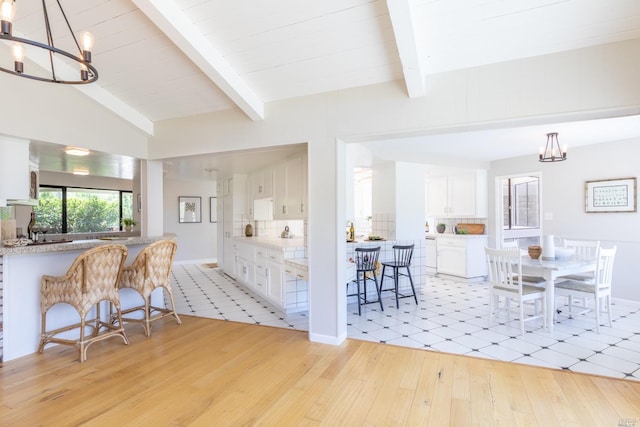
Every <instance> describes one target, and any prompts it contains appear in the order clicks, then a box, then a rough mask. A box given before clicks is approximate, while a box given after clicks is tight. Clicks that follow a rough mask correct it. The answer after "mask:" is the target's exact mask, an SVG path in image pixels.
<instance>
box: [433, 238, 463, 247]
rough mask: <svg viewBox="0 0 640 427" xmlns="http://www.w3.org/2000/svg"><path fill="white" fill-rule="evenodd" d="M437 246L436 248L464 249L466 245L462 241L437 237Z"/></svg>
mask: <svg viewBox="0 0 640 427" xmlns="http://www.w3.org/2000/svg"><path fill="white" fill-rule="evenodd" d="M437 244H438V247H444V246H453V247H459V248H464V247H465V246H466V245H467V243H466V241H465V240H464V239H456V238H454V237H450V238H449V237H439V238H438V243H437Z"/></svg>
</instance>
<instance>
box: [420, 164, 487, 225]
mask: <svg viewBox="0 0 640 427" xmlns="http://www.w3.org/2000/svg"><path fill="white" fill-rule="evenodd" d="M425 189H426V195H425V196H426V197H425V200H426V213H427V216H432V217H483V218H484V217H486V216H487V172H486V171H485V170H474V171H468V172H463V173H456V174H451V175H447V176H437V177H430V178H428V179H427V181H426V186H425Z"/></svg>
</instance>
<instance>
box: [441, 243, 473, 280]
mask: <svg viewBox="0 0 640 427" xmlns="http://www.w3.org/2000/svg"><path fill="white" fill-rule="evenodd" d="M438 273H442V274H451V275H453V276H460V277H465V276H466V249H465V247H464V246H449V245H440V244H439V243H438Z"/></svg>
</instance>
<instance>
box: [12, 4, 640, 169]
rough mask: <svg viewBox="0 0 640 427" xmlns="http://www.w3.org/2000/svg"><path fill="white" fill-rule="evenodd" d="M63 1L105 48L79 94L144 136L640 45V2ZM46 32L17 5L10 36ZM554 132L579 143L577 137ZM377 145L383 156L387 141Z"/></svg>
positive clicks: (500, 149) (32, 11)
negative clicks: (193, 121)
mask: <svg viewBox="0 0 640 427" xmlns="http://www.w3.org/2000/svg"><path fill="white" fill-rule="evenodd" d="M47 4H48V5H49V8H50V11H49V13H50V15H51V16H50V18H51V21H52V27H53V29H54V39H55V40H56V46H58V47H62V48H66V49H67V50H71V47H70V46H69V47H68V45H66V43H67V42H69V41H70V40H69V39H70V37H69V36H66V35H64V34H63V32H62V31H61V30H59V28H60V24H61V18H60V17H59V16H58V15H57V14H56V13H54V12H55V2H54V1H52V0H47ZM62 5H63V7H64V9H65V12H66V13H67V17H68V18H69V21H70V23H71V26H72V27H73V28H74V30H76V31H80V30H88V31H91V32H92V33H93V34H94V35H95V39H96V44H95V48H94V51H93V64H94V65H95V66H96V68H97V69H98V71H99V80H98V81H97V83H94V84H92V85H90V87H78V90H80V91H83V92H84V93H86V94H87V96H91V97H92V98H94V99H96V100H97V101H98V102H101V103H103V105H105V107H106V108H109V109H111V110H112V111H114V112H115V113H116V114H119V115H121V116H122V117H123V118H126V119H127V120H130V121H131V122H132V124H134V125H135V126H138V127H139V128H140V129H142V130H143V131H145V132H147V133H152V129H153V123H154V122H156V121H160V120H164V119H171V118H177V117H184V116H190V115H195V114H203V113H209V112H215V111H219V110H224V109H230V108H238V109H240V110H242V111H243V112H244V113H245V114H247V116H249V117H250V118H251V119H253V120H269V117H265V115H264V104H265V103H268V102H270V101H275V100H282V99H287V98H292V97H299V96H304V95H309V94H314V93H321V92H326V91H335V90H339V89H345V88H351V87H358V86H365V85H371V84H378V83H384V82H389V81H393V80H399V79H404V81H405V84H406V87H407V96H411V97H416V96H424V95H425V89H424V81H425V77H426V76H427V75H429V74H433V73H439V72H444V71H448V70H454V69H460V68H468V67H475V66H479V65H485V64H490V63H496V62H502V61H509V60H513V59H518V58H524V57H531V56H537V55H544V54H550V53H555V52H560V51H565V50H571V49H577V48H582V47H587V46H592V45H597V44H602V43H609V42H615V41H621V40H627V39H634V38H638V37H640V1H638V0H609V1H603V0H387V1H385V0H323V1H312V0H270V1H256V0H233V1H230V0H63V1H62ZM41 22H42V18H41V11H40V2H38V1H30V2H29V1H18V2H17V15H16V19H15V21H14V35H18V36H26V37H28V38H32V39H37V40H43V38H44V34H43V29H42V24H41ZM27 55H29V52H27ZM32 65H33V64H30V63H29V62H28V61H27V63H26V64H25V66H32ZM3 66H6V65H5V64H4V63H3ZM7 67H8V68H11V65H9V66H7ZM70 90H73V89H71V88H70ZM556 130H558V128H557V129H556ZM548 131H550V130H549V129H544V130H542V129H527V128H516V129H515V130H514V131H513V132H515V133H513V132H511V133H510V132H509V131H507V130H503V131H500V132H499V133H493V132H484V131H482V132H480V133H479V134H472V133H471V132H468V133H465V134H451V135H447V136H442V137H439V138H434V137H433V136H430V137H425V138H426V139H425V138H422V137H421V138H418V139H417V140H415V139H414V140H412V141H408V140H405V141H402V142H397V144H394V147H400V146H403V147H404V146H406V149H411V147H412V146H416V145H417V146H418V147H419V150H422V151H425V152H426V151H430V152H431V153H435V154H443V153H438V150H440V149H441V147H442V146H444V145H446V144H442V143H438V141H443V140H447V139H449V138H455V139H456V141H461V143H464V141H465V140H466V138H469V139H468V141H469V142H468V143H467V144H469V145H470V149H471V150H472V149H473V145H474V144H475V146H477V145H479V144H477V141H478V140H479V139H483V141H484V143H483V149H482V150H478V151H479V152H478V153H475V155H480V156H486V153H488V152H491V151H492V150H490V149H487V148H488V147H491V146H492V144H498V145H497V146H496V148H495V150H494V151H495V152H496V153H497V155H498V156H504V155H506V153H508V152H510V151H511V149H514V146H513V145H514V144H510V143H507V142H504V141H507V140H508V141H525V140H526V139H527V134H528V133H531V134H533V133H534V132H535V134H536V136H535V139H536V146H537V145H539V144H540V143H539V142H538V141H540V140H542V139H543V138H544V134H545V133H546V132H548ZM558 131H559V132H560V138H561V139H563V138H567V139H569V136H570V133H569V132H568V131H563V130H561V129H560V130H558ZM594 134H597V132H595V133H591V134H590V135H594ZM501 135H502V136H501ZM565 135H566V136H565ZM602 137H603V138H605V139H606V138H608V137H609V135H608V134H605V135H603V136H602ZM583 140H584V139H580V140H577V141H580V142H574V141H572V142H569V141H567V143H568V144H569V145H570V146H572V145H573V146H576V145H577V144H579V143H582V142H581V141H583ZM430 141H431V142H430ZM500 141H502V142H500ZM598 142H605V141H604V140H603V141H598ZM376 144H377V145H376ZM372 147H379V148H384V147H383V144H382V143H379V142H378V143H375V144H374V145H373V146H372ZM42 151H43V152H44V151H47V150H44V149H43V150H42ZM458 151H459V150H458ZM466 151H467V152H468V151H469V150H466ZM444 154H447V155H448V154H450V153H444ZM444 154H443V155H444ZM516 154H517V153H516ZM42 155H43V156H44V155H45V154H42ZM115 161H117V159H115ZM50 163H51V164H56V162H55V161H51V162H50ZM63 163H64V162H62V161H60V162H58V164H63ZM114 173H115V172H114Z"/></svg>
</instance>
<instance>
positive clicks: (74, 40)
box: [43, 0, 82, 56]
mask: <svg viewBox="0 0 640 427" xmlns="http://www.w3.org/2000/svg"><path fill="white" fill-rule="evenodd" d="M43 1H44V0H43ZM56 3H58V8H60V13H62V17H63V18H64V22H66V23H67V28H68V29H69V34H71V38H72V39H73V42H74V43H75V44H76V47H77V48H78V53H79V54H80V55H81V56H82V49H81V48H80V44H79V43H78V39H76V35H75V34H73V29H72V28H71V24H70V23H69V20H68V19H67V14H66V13H64V9H63V8H62V5H61V4H60V0H56ZM51 46H53V44H52V45H51Z"/></svg>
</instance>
